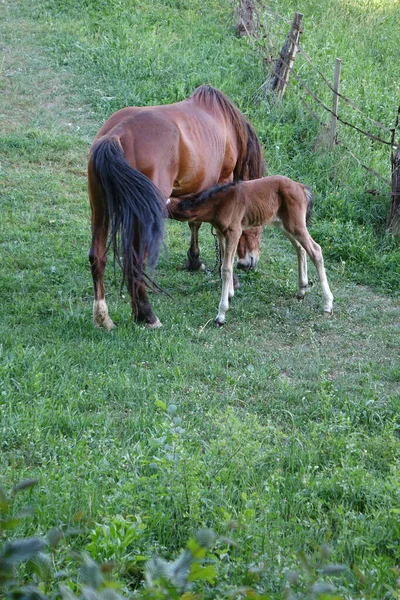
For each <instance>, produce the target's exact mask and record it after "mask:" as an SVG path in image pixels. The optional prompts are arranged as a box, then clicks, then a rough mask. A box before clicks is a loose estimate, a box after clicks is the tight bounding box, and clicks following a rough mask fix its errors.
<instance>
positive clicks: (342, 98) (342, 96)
mask: <svg viewBox="0 0 400 600" xmlns="http://www.w3.org/2000/svg"><path fill="white" fill-rule="evenodd" d="M299 52H300V54H301V55H302V56H303V57H304V58H305V60H306V61H307V62H308V63H309V64H310V65H311V66H312V67H313V69H315V70H316V71H317V73H318V74H319V76H320V77H321V78H322V80H323V81H324V83H325V85H326V86H327V87H328V88H329V89H330V90H331V91H332V92H333V93H334V94H336V95H337V96H339V98H340V99H341V100H343V101H344V102H347V104H349V105H350V106H351V107H352V108H354V110H356V111H357V112H359V113H360V114H361V115H363V117H365V118H366V119H368V121H371V123H373V124H374V125H376V126H377V127H380V128H381V129H383V130H384V131H388V132H391V131H392V129H390V128H389V127H386V126H385V125H382V123H379V122H378V121H375V120H374V119H371V117H369V116H368V115H366V114H365V113H364V112H363V111H362V110H361V108H359V107H358V106H357V105H356V104H355V103H354V102H353V101H352V100H350V99H349V98H346V96H344V95H343V94H341V93H340V92H337V91H336V90H335V89H334V87H333V86H332V84H331V83H330V82H329V81H328V79H327V78H326V77H325V75H324V74H323V73H321V71H320V70H319V69H318V67H316V66H315V65H314V63H313V62H312V60H311V58H310V57H309V55H308V54H307V53H306V52H305V51H304V50H303V48H302V47H301V46H299Z"/></svg>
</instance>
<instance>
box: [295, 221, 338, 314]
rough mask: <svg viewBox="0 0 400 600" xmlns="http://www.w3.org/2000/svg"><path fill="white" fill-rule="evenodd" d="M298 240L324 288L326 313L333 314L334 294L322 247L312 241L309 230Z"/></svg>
mask: <svg viewBox="0 0 400 600" xmlns="http://www.w3.org/2000/svg"><path fill="white" fill-rule="evenodd" d="M297 240H298V241H299V242H300V243H301V245H302V246H303V248H304V249H305V251H306V252H307V254H308V256H309V257H310V258H311V260H312V262H313V263H314V265H315V268H316V269H317V273H318V277H319V280H320V283H321V288H322V296H323V305H324V312H325V313H328V314H331V313H332V312H333V294H332V292H331V290H330V287H329V283H328V278H327V276H326V271H325V266H324V259H323V256H322V250H321V246H319V244H317V242H315V241H314V240H313V239H312V237H311V236H310V234H309V233H308V231H307V230H306V233H305V234H303V235H301V236H297Z"/></svg>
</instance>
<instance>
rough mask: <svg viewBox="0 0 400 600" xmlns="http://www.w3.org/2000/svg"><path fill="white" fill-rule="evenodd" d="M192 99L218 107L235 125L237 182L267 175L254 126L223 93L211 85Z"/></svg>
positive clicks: (234, 173) (195, 91)
mask: <svg viewBox="0 0 400 600" xmlns="http://www.w3.org/2000/svg"><path fill="white" fill-rule="evenodd" d="M190 98H193V99H195V100H197V101H198V102H202V103H203V104H205V105H206V106H207V107H209V108H211V109H212V108H213V107H215V106H217V107H218V108H219V109H220V110H221V112H222V113H223V114H224V115H225V117H226V119H227V120H228V121H229V123H231V124H232V125H233V128H234V130H235V132H236V136H237V143H238V151H239V156H238V159H237V162H236V166H235V169H234V171H233V177H234V179H235V181H237V180H239V179H244V180H246V179H258V178H259V177H263V175H264V174H265V164H264V160H263V157H262V148H261V143H260V140H259V139H258V137H257V134H256V132H255V130H254V128H253V126H252V125H251V124H250V123H249V121H248V120H247V119H246V117H245V116H244V115H243V114H242V113H241V112H240V110H239V109H238V108H236V106H235V105H234V104H233V102H232V101H231V100H230V99H229V98H228V96H226V95H225V94H224V93H223V92H221V91H219V90H217V89H216V88H214V87H212V86H211V85H208V84H206V85H201V86H200V87H198V88H196V89H195V90H194V92H193V93H192V94H191V96H190Z"/></svg>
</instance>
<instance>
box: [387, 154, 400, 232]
mask: <svg viewBox="0 0 400 600" xmlns="http://www.w3.org/2000/svg"><path fill="white" fill-rule="evenodd" d="M388 227H389V230H390V231H391V232H392V233H393V234H394V235H399V234H400V144H399V145H398V146H397V150H396V153H395V154H394V156H393V158H392V205H391V207H390V214H389V220H388Z"/></svg>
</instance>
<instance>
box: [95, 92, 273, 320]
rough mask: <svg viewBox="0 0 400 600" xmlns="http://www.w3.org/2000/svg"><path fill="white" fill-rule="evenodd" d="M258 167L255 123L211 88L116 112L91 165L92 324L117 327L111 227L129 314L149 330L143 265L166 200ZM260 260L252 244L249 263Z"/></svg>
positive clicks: (150, 257) (254, 173) (152, 257)
mask: <svg viewBox="0 0 400 600" xmlns="http://www.w3.org/2000/svg"><path fill="white" fill-rule="evenodd" d="M263 172H264V162H263V159H262V151H261V144H260V141H259V140H258V138H257V135H256V133H255V131H254V129H253V127H252V126H251V125H250V123H249V122H248V120H247V119H246V118H245V117H244V116H243V115H242V113H241V112H240V111H239V110H238V109H237V108H236V106H235V105H234V104H233V103H232V102H231V100H230V99H229V98H228V97H227V96H225V95H224V94H223V93H222V92H220V91H218V90H216V89H215V88H213V87H211V86H210V85H202V86H200V87H199V88H197V89H196V90H195V91H194V92H193V93H192V95H191V96H190V97H189V98H187V99H186V100H183V101H182V102H178V103H176V104H166V105H162V106H148V107H128V108H123V109H121V110H119V111H118V112H116V113H114V114H113V115H112V116H111V117H110V118H109V119H108V120H107V121H106V123H105V124H104V125H103V127H102V128H101V129H100V131H99V133H98V135H97V136H96V139H95V141H94V143H93V145H92V148H91V150H90V156H89V164H88V181H89V199H90V206H91V211H92V217H91V225H92V245H91V249H90V253H89V260H90V264H91V270H92V277H93V285H94V305H93V319H94V322H95V324H96V325H98V326H101V327H105V328H106V329H112V328H113V327H114V323H113V322H112V320H111V318H110V317H109V315H108V308H107V305H106V302H105V298H104V271H105V267H106V255H107V245H108V244H107V239H108V231H109V229H110V243H111V245H112V247H113V250H114V255H115V257H116V259H117V261H118V262H119V264H120V265H121V267H122V269H123V272H124V278H125V280H126V283H127V286H128V290H129V293H130V296H131V299H132V314H133V317H134V318H135V320H136V321H138V322H142V323H145V324H146V326H147V327H151V328H155V327H159V326H160V325H161V323H160V321H159V320H158V318H157V316H156V315H155V314H154V312H153V310H152V308H151V306H150V303H149V300H148V297H147V290H146V280H147V277H146V275H145V273H144V267H145V264H146V263H147V264H148V265H149V266H150V267H152V266H154V265H155V264H156V262H157V258H158V255H159V251H160V246H161V243H162V239H163V222H164V217H165V216H166V211H165V202H166V200H167V198H169V197H170V196H183V195H187V194H194V193H195V194H196V193H199V192H201V191H203V190H205V189H207V188H209V187H210V186H213V185H215V184H224V183H227V182H230V181H232V180H239V179H242V180H247V179H256V178H258V177H261V176H262V175H263ZM199 226H200V225H199V224H192V227H191V228H192V242H191V247H190V249H189V251H188V258H189V268H190V267H191V268H194V267H195V266H196V265H197V266H200V264H201V262H200V260H199V250H198V245H197V232H198V228H199ZM260 234H261V228H257V229H256V230H255V231H253V232H251V231H250V234H249V233H247V238H248V239H249V241H251V242H252V243H253V245H254V239H255V240H256V242H257V241H258V242H259V238H260ZM258 246H259V243H258ZM249 250H250V249H249V248H248V247H247V244H246V239H245V240H244V241H243V240H242V241H241V243H240V244H239V251H240V252H241V253H242V256H240V255H239V261H240V260H242V261H243V262H244V263H245V265H246V264H248V258H246V257H245V253H246V251H247V252H248V251H249ZM257 260H258V255H257V247H256V248H255V250H254V252H253V262H254V263H256V262H257ZM250 266H251V265H250Z"/></svg>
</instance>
